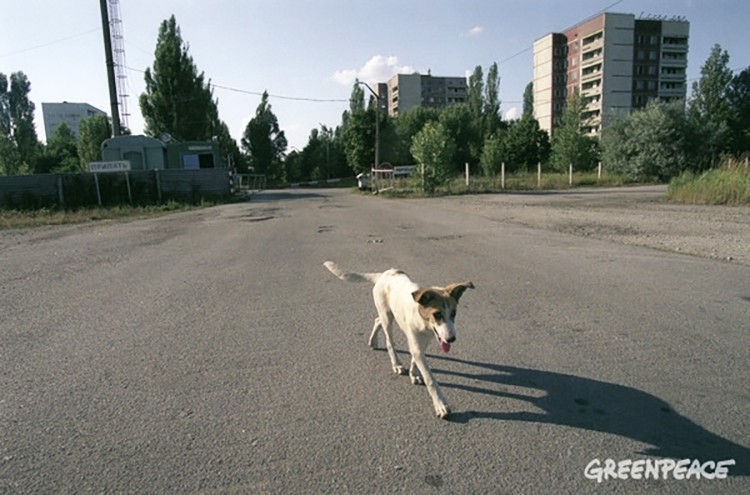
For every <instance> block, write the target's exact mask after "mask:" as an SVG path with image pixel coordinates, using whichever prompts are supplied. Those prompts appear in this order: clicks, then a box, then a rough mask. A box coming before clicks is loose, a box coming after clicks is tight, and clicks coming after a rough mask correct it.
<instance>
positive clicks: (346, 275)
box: [323, 261, 382, 284]
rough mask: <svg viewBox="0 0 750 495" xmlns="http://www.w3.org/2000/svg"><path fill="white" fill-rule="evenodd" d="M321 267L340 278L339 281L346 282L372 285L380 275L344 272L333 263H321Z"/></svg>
mask: <svg viewBox="0 0 750 495" xmlns="http://www.w3.org/2000/svg"><path fill="white" fill-rule="evenodd" d="M323 265H324V266H325V267H326V268H328V269H329V270H330V271H331V273H333V274H334V275H336V276H337V277H338V278H340V279H341V280H346V281H347V282H372V283H373V284H374V283H375V282H377V281H378V279H379V278H380V275H382V274H381V273H354V272H345V271H344V270H342V269H341V268H339V266H338V265H337V264H336V263H334V262H333V261H326V262H325V263H323Z"/></svg>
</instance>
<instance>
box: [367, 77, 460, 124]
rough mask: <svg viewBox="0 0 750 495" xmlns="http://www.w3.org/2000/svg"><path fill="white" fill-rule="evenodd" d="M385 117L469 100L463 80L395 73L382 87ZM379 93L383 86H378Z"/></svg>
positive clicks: (443, 106)
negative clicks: (383, 89) (384, 89)
mask: <svg viewBox="0 0 750 495" xmlns="http://www.w3.org/2000/svg"><path fill="white" fill-rule="evenodd" d="M385 86H386V94H387V96H386V101H387V106H388V115H391V116H397V115H398V114H399V113H403V112H406V111H408V110H410V109H412V108H414V107H429V108H445V107H448V106H450V105H455V104H457V103H466V102H467V101H468V94H469V90H468V85H467V84H466V78H465V77H435V76H432V75H430V74H427V75H422V74H397V75H395V76H393V77H392V78H391V79H389V80H388V82H387V83H386V84H385ZM378 87H379V90H380V88H382V87H383V85H382V84H381V85H378Z"/></svg>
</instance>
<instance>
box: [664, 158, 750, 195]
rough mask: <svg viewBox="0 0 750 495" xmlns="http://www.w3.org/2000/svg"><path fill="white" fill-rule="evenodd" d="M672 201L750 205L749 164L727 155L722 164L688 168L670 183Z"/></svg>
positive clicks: (669, 190)
mask: <svg viewBox="0 0 750 495" xmlns="http://www.w3.org/2000/svg"><path fill="white" fill-rule="evenodd" d="M667 197H668V198H669V199H670V200H671V201H677V202H680V203H693V204H710V205H750V166H749V165H748V162H747V159H746V160H745V161H744V162H743V161H738V160H733V159H727V160H726V161H725V163H724V165H723V166H722V167H721V168H715V169H710V170H707V171H705V172H703V173H695V172H691V171H688V172H685V173H683V174H682V175H680V176H678V177H675V178H674V179H672V181H671V182H670V183H669V188H668V190H667Z"/></svg>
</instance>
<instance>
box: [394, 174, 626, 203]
mask: <svg viewBox="0 0 750 495" xmlns="http://www.w3.org/2000/svg"><path fill="white" fill-rule="evenodd" d="M629 184H632V182H630V181H628V179H627V178H626V177H625V176H622V175H615V174H608V173H605V174H602V176H601V177H598V175H597V173H596V172H590V173H576V174H575V175H574V176H573V185H572V186H571V185H570V177H569V176H568V174H564V173H545V174H543V175H542V178H541V182H540V181H539V177H538V176H537V174H535V173H518V174H511V175H508V176H506V178H505V188H504V189H503V187H502V186H503V184H502V180H501V178H500V176H494V177H484V176H477V177H471V178H470V179H469V185H468V186H467V185H466V179H465V178H462V177H458V178H455V179H453V180H451V181H450V182H448V183H446V184H444V185H442V186H438V187H437V188H436V189H435V192H434V194H431V195H430V194H427V193H426V192H424V191H423V190H422V185H421V181H420V178H419V177H416V176H414V177H408V178H399V179H396V180H395V181H394V183H393V187H392V188H390V189H385V190H383V191H381V194H383V195H384V196H387V197H391V198H406V197H410V198H418V197H427V196H449V195H457V194H482V193H502V192H511V191H535V190H561V189H570V188H575V187H597V186H599V187H617V186H624V185H629Z"/></svg>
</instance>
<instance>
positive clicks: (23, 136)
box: [0, 72, 40, 175]
mask: <svg viewBox="0 0 750 495" xmlns="http://www.w3.org/2000/svg"><path fill="white" fill-rule="evenodd" d="M30 91H31V83H30V82H29V80H28V78H27V77H26V75H25V74H24V73H23V72H14V73H13V74H11V75H10V80H8V78H7V77H6V76H5V74H2V73H0V174H5V175H15V174H22V173H31V172H32V171H33V170H34V167H35V165H36V163H35V162H36V159H37V158H38V155H39V149H40V146H39V140H38V138H37V135H36V127H35V126H34V103H33V102H32V101H31V100H29V92H30Z"/></svg>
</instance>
